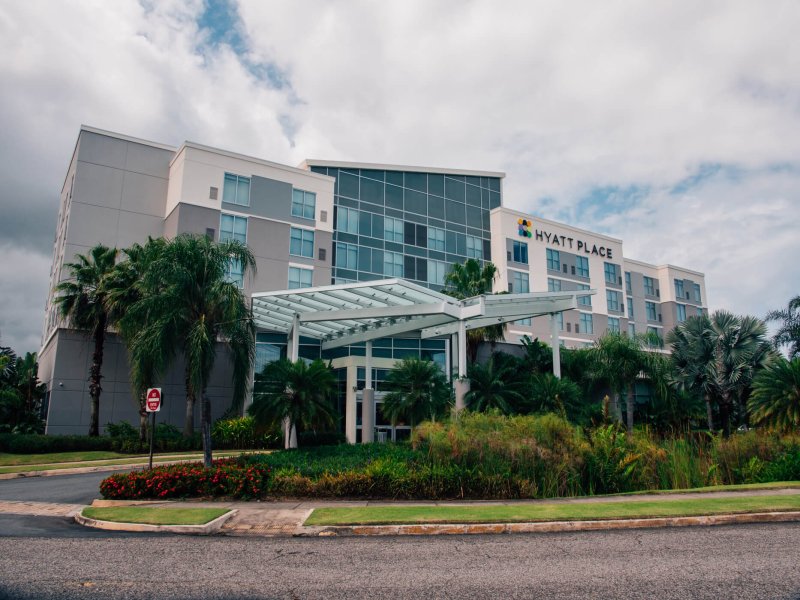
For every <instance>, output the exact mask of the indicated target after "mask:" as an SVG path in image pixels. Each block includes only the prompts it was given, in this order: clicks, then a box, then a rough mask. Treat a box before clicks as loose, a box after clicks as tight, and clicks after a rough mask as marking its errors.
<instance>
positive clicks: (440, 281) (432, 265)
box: [428, 260, 447, 285]
mask: <svg viewBox="0 0 800 600" xmlns="http://www.w3.org/2000/svg"><path fill="white" fill-rule="evenodd" d="M446 274H447V263H445V262H442V261H440V260H429V261H428V283H432V284H435V285H444V276H445V275H446Z"/></svg>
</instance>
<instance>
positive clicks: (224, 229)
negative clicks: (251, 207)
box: [219, 213, 247, 244]
mask: <svg viewBox="0 0 800 600" xmlns="http://www.w3.org/2000/svg"><path fill="white" fill-rule="evenodd" d="M229 240H235V241H237V242H242V243H243V244H246V243H247V217H237V216H236V215H226V214H225V213H222V214H221V215H220V217H219V241H220V242H227V241H229Z"/></svg>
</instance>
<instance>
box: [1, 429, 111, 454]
mask: <svg viewBox="0 0 800 600" xmlns="http://www.w3.org/2000/svg"><path fill="white" fill-rule="evenodd" d="M115 443H116V442H115V440H113V439H112V438H110V437H89V436H88V435H40V434H10V433H3V434H0V451H2V452H10V453H12V454H46V453H50V452H80V451H85V450H115V449H116V448H115Z"/></svg>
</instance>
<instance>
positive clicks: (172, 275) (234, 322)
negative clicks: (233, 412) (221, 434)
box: [128, 234, 255, 466]
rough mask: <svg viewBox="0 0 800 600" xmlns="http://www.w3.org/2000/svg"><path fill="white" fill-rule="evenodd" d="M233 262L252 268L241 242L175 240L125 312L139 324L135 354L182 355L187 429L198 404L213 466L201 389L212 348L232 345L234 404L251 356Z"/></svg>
mask: <svg viewBox="0 0 800 600" xmlns="http://www.w3.org/2000/svg"><path fill="white" fill-rule="evenodd" d="M230 261H238V263H239V264H240V265H241V266H242V272H244V273H247V272H248V271H250V270H254V269H255V259H254V258H253V254H252V253H251V252H250V250H249V249H248V248H247V246H245V245H244V244H241V243H240V242H236V241H226V242H222V243H219V244H217V243H215V242H213V241H212V240H210V239H209V238H208V237H206V236H204V235H189V234H183V235H179V236H178V237H176V238H175V239H173V240H171V241H170V242H169V243H167V244H166V245H165V246H164V248H163V249H162V250H161V251H160V252H159V253H158V257H157V258H156V259H155V260H154V261H153V262H152V263H151V264H150V265H149V268H148V269H147V270H146V272H145V274H144V281H143V284H142V285H143V289H144V294H143V297H142V298H141V299H140V300H139V301H138V302H136V303H135V304H134V305H133V306H132V307H131V308H130V310H129V317H128V318H130V319H132V320H133V322H136V323H140V324H141V329H140V331H139V333H138V334H137V335H136V337H135V338H134V340H133V347H134V348H133V354H134V356H135V357H136V356H146V355H147V353H148V352H150V351H152V352H155V353H156V354H157V355H158V356H161V354H160V353H162V352H165V351H166V350H165V349H169V348H177V349H178V350H180V351H182V353H183V357H184V360H185V362H186V371H185V376H186V421H187V430H189V431H190V430H191V429H190V428H191V424H192V422H193V418H194V409H193V406H194V402H195V399H196V398H200V401H201V407H202V408H201V413H200V423H201V436H202V440H203V459H204V462H205V464H206V465H207V466H210V465H211V402H210V400H209V398H208V396H207V394H206V388H207V386H208V378H209V376H210V373H211V370H212V368H213V366H214V360H215V358H216V347H215V346H216V344H217V342H219V341H222V342H227V343H228V345H229V346H230V348H231V353H230V355H231V361H232V367H233V383H234V402H240V401H241V400H242V398H241V396H243V395H244V393H245V391H246V387H247V378H248V377H249V373H250V368H251V366H252V364H253V359H254V354H255V325H254V323H253V318H252V314H251V311H250V308H249V306H248V304H247V301H246V300H245V297H244V295H243V294H242V291H241V290H240V289H239V287H238V286H237V285H236V284H235V283H233V282H231V281H229V280H228V279H227V275H226V274H227V271H228V265H229V263H230ZM157 366H158V365H155V367H157ZM144 368H145V370H147V369H148V368H149V367H148V365H145V367H144ZM237 396H239V397H237Z"/></svg>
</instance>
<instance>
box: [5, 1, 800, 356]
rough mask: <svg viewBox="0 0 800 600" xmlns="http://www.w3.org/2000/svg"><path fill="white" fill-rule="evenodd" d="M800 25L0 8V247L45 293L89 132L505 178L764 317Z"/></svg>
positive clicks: (791, 18) (473, 4) (694, 14)
mask: <svg viewBox="0 0 800 600" xmlns="http://www.w3.org/2000/svg"><path fill="white" fill-rule="evenodd" d="M798 18H800V6H798V5H797V4H796V3H795V2H790V1H780V0H779V1H777V2H774V3H770V4H769V5H764V4H763V3H755V2H747V1H738V2H737V1H734V2H717V1H711V2H702V3H696V2H688V1H687V2H666V1H664V2H650V3H648V4H647V5H646V8H642V7H638V9H636V7H631V5H630V4H626V3H614V2H610V3H596V2H589V1H586V2H577V3H569V4H564V3H560V2H537V3H530V2H525V1H522V0H517V1H509V2H503V3H496V2H489V1H476V0H471V1H462V0H459V1H456V0H446V1H443V2H437V3H430V2H424V1H422V0H407V1H405V2H398V3H380V2H378V3H376V2H367V1H365V0H364V1H354V2H348V3H341V2H338V3H329V2H308V1H301V2H291V3H287V2H275V1H272V2H264V1H261V0H241V2H238V3H236V2H233V1H232V0H224V1H218V2H208V3H205V2H202V1H201V0H191V1H188V2H184V1H180V0H169V1H161V0H159V1H158V2H156V1H155V0H142V1H141V2H137V1H135V0H119V1H118V2H113V3H109V2H103V1H102V0H94V1H87V2H72V3H67V2H64V3H57V4H53V3H46V2H42V1H36V0H32V1H30V2H25V3H22V2H15V3H2V4H0V52H1V53H2V55H3V57H4V60H3V61H2V62H1V63H0V76H2V78H3V82H4V87H3V92H2V93H1V94H0V128H2V131H3V138H2V141H0V181H3V186H2V189H0V206H2V210H3V213H2V214H3V218H2V219H0V243H2V244H3V245H4V247H11V248H14V249H15V252H16V253H17V254H16V256H18V259H19V260H20V261H23V260H26V259H27V260H29V261H30V264H26V274H27V275H28V276H29V282H32V281H33V279H34V278H35V277H34V275H35V273H34V272H35V270H36V269H38V272H37V273H38V275H36V277H38V278H41V280H42V281H43V282H44V283H40V284H39V285H46V282H47V274H48V272H49V264H48V263H49V254H50V251H51V247H52V238H53V231H54V229H55V219H56V213H57V209H58V197H59V191H60V188H61V185H62V183H63V177H64V175H65V172H66V168H67V165H68V162H69V158H70V156H71V153H72V150H73V147H74V143H75V139H76V136H77V131H78V127H79V125H80V124H81V123H86V124H89V125H93V126H96V127H100V128H104V129H109V130H112V131H119V132H122V133H127V134H130V135H134V136H137V137H143V138H147V139H154V140H157V141H161V142H166V143H170V144H179V143H180V142H181V141H183V140H185V139H189V140H193V141H198V142H201V143H205V144H208V145H212V146H217V147H222V148H228V149H232V150H235V151H238V152H242V153H245V154H251V155H255V156H260V157H263V158H266V159H269V160H274V161H278V162H284V163H288V164H296V163H298V162H300V161H301V160H302V159H304V158H307V157H314V158H332V159H340V160H359V161H372V162H389V163H398V164H424V165H430V166H451V167H460V168H475V169H483V170H503V171H506V172H507V174H508V177H507V179H506V181H505V183H504V193H505V203H506V205H507V206H510V207H512V208H518V209H521V210H526V211H530V212H533V213H535V214H540V215H542V216H545V217H549V218H557V219H561V220H565V221H567V222H569V223H572V224H575V225H579V226H583V227H586V228H589V229H594V230H598V231H603V232H607V233H612V234H614V235H617V236H621V237H623V238H624V240H625V249H626V253H627V254H630V255H631V256H634V257H636V258H640V259H643V260H652V261H655V262H661V261H668V262H670V263H676V264H683V265H685V266H687V267H691V268H697V269H700V270H704V271H706V275H707V284H708V291H709V300H710V302H711V304H712V306H714V307H722V306H725V307H728V308H730V309H732V310H734V311H738V312H752V313H755V314H763V313H764V312H765V311H766V310H767V309H768V308H771V307H774V306H782V305H784V304H785V302H786V299H787V297H788V296H790V295H792V294H794V293H797V290H796V289H793V286H794V287H796V284H795V283H793V282H796V281H798V277H797V275H798V272H797V267H796V266H794V257H795V256H798V255H800V242H799V241H798V236H796V235H793V234H792V231H791V225H793V224H794V225H795V226H796V224H797V223H798V222H800V202H798V192H797V191H796V190H798V189H800V188H798V186H797V185H796V184H797V183H798V182H797V169H798V165H799V164H800V160H799V159H798V158H797V157H798V156H800V79H799V78H797V76H796V73H797V72H798V68H800V64H798V61H797V57H798V56H800V37H798V36H797V35H796V32H795V24H796V23H797V22H798ZM37 281H38V279H37ZM751 282H752V283H751ZM20 285H26V284H24V282H20ZM3 289H4V292H3V293H8V292H6V291H5V290H6V289H7V288H3ZM31 293H34V295H35V293H38V292H34V290H33V288H32V289H31ZM0 300H2V301H4V304H5V305H7V304H8V302H7V301H6V296H2V297H0ZM24 320H25V323H24V324H23V323H22V321H20V327H23V328H24V331H27V333H24V332H23V330H22V329H21V330H20V333H19V334H14V335H19V336H21V337H19V338H18V339H21V340H22V339H33V338H34V337H36V336H38V335H39V330H40V328H41V315H38V316H37V315H33V314H30V315H28V316H26V317H24ZM7 335H10V334H6V332H5V331H3V336H4V339H5V338H6V336H7ZM20 343H29V342H20Z"/></svg>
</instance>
